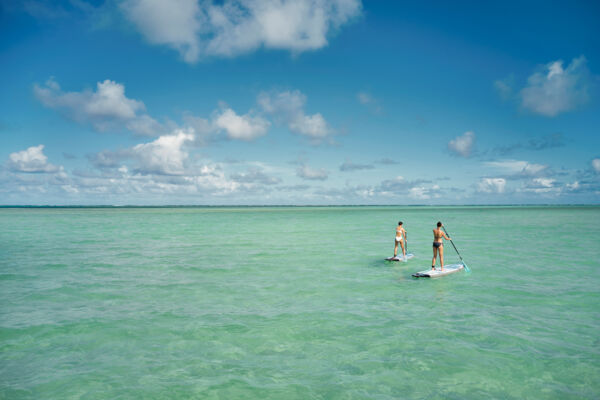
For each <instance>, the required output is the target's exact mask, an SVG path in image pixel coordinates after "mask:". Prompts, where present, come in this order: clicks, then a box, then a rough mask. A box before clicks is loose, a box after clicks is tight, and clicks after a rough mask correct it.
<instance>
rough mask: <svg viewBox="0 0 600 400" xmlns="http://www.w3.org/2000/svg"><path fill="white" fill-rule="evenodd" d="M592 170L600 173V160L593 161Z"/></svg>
mask: <svg viewBox="0 0 600 400" xmlns="http://www.w3.org/2000/svg"><path fill="white" fill-rule="evenodd" d="M592 168H593V169H594V172H595V173H597V174H599V173H600V158H594V159H593V160H592Z"/></svg>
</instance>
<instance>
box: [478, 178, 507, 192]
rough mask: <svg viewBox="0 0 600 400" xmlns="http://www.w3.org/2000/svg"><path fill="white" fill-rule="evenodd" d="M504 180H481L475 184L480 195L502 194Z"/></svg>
mask: <svg viewBox="0 0 600 400" xmlns="http://www.w3.org/2000/svg"><path fill="white" fill-rule="evenodd" d="M505 188H506V179H504V178H482V179H481V180H480V181H479V183H478V184H477V191H479V192H482V193H504V189H505Z"/></svg>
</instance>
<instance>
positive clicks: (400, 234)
mask: <svg viewBox="0 0 600 400" xmlns="http://www.w3.org/2000/svg"><path fill="white" fill-rule="evenodd" d="M407 238H408V236H407V235H406V230H405V229H404V228H403V227H402V221H400V222H398V226H397V227H396V240H395V246H394V257H396V255H397V254H398V243H400V246H401V247H402V257H406V250H405V249H404V240H405V239H407ZM406 241H407V242H408V240H406Z"/></svg>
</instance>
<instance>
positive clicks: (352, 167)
mask: <svg viewBox="0 0 600 400" xmlns="http://www.w3.org/2000/svg"><path fill="white" fill-rule="evenodd" d="M374 168H375V167H374V166H373V165H372V164H356V163H353V162H352V161H349V160H346V161H344V163H343V164H342V165H340V171H342V172H348V171H360V170H365V169H374Z"/></svg>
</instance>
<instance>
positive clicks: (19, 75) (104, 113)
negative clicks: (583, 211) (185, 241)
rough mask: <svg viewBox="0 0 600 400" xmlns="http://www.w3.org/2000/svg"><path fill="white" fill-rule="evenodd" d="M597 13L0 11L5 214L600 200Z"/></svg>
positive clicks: (597, 9) (222, 5)
mask: <svg viewBox="0 0 600 400" xmlns="http://www.w3.org/2000/svg"><path fill="white" fill-rule="evenodd" d="M599 15H600V3H598V2H594V1H571V2H547V1H525V2H523V1H508V2H506V1H503V2H499V1H498V2H476V1H458V2H446V1H440V2H400V1H368V2H367V1H362V2H361V1H360V0H294V1H291V0H263V1H257V0H225V1H204V0H170V1H166V0H165V1H160V0H106V1H101V0H96V1H84V0H65V1H41V0H22V1H19V0H16V1H15V0H0V66H1V67H0V138H1V143H2V145H1V146H0V205H338V204H348V205H354V204H365V205H368V204H374V205H405V204H406V205H412V204H425V205H440V204H444V205H455V204H598V203H600V131H599V129H600V100H599V98H600V92H599V88H600V24H598V23H597V21H598V16H599Z"/></svg>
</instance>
